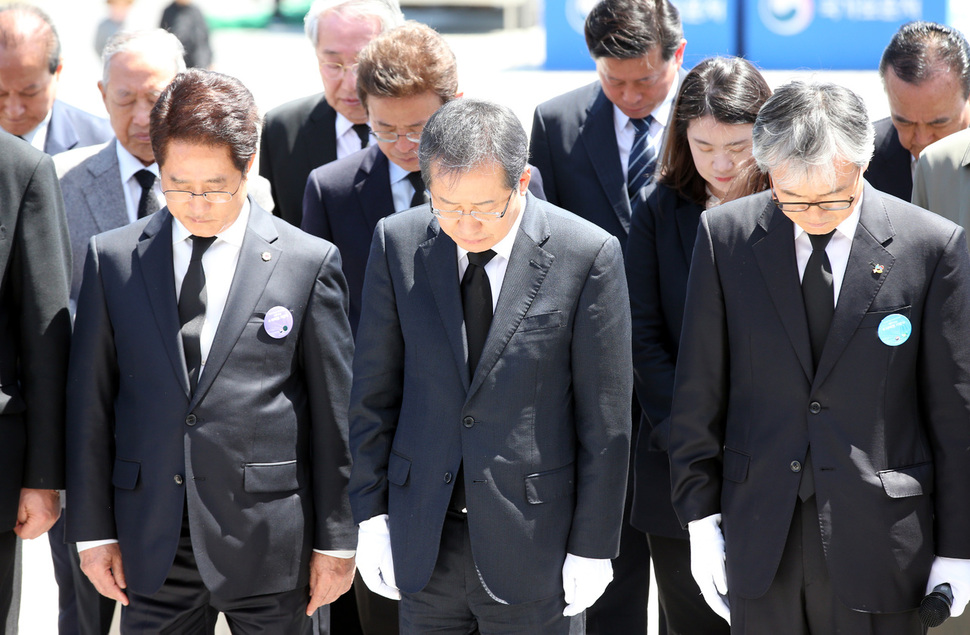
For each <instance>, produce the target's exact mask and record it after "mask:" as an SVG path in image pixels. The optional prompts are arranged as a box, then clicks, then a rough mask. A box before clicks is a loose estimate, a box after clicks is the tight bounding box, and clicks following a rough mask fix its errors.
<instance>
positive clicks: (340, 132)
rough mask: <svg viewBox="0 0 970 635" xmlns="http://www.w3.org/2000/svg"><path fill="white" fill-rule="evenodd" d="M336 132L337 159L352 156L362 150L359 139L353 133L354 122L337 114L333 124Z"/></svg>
mask: <svg viewBox="0 0 970 635" xmlns="http://www.w3.org/2000/svg"><path fill="white" fill-rule="evenodd" d="M334 128H335V129H336V131H337V158H338V159H342V158H344V157H345V156H347V155H349V154H353V153H354V152H357V151H359V150H361V149H362V146H361V143H360V137H358V136H357V133H356V132H354V122H353V121H351V120H350V119H347V118H346V117H344V116H343V115H341V114H340V113H339V112H338V113H337V121H336V123H334Z"/></svg>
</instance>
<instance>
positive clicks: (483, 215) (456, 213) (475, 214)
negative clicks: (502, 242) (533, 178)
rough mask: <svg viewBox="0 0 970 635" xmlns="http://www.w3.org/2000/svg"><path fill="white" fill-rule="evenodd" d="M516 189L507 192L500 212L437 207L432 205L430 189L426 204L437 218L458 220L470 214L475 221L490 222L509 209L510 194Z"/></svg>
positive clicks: (503, 214)
mask: <svg viewBox="0 0 970 635" xmlns="http://www.w3.org/2000/svg"><path fill="white" fill-rule="evenodd" d="M515 191H516V189H515V188H514V187H513V188H512V191H511V192H509V198H508V200H507V201H505V207H503V208H502V211H501V212H483V211H481V210H477V209H473V210H471V211H469V212H465V211H463V210H460V209H439V208H437V207H435V206H434V200H433V199H432V198H431V191H430V190H429V191H428V204H429V205H430V206H431V213H432V214H434V215H435V216H437V217H438V218H444V219H447V220H458V219H460V218H461V217H462V216H464V215H465V214H467V215H468V216H471V217H472V218H474V219H475V220H477V221H481V222H483V223H490V222H492V221H497V220H498V219H500V218H502V217H503V216H505V213H506V212H507V211H509V203H511V202H512V195H513V194H515Z"/></svg>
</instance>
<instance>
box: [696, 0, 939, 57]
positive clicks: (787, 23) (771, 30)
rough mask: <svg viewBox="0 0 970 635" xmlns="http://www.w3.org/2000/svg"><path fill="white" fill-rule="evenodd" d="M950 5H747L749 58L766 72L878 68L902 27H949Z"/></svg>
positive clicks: (879, 1) (813, 0)
mask: <svg viewBox="0 0 970 635" xmlns="http://www.w3.org/2000/svg"><path fill="white" fill-rule="evenodd" d="M946 4H947V2H946V0H746V4H745V8H746V9H747V10H746V11H745V16H744V52H745V57H747V58H748V59H749V60H751V62H753V63H754V64H755V65H757V66H759V67H760V68H765V69H802V68H807V69H813V68H817V69H834V70H866V69H875V68H877V67H878V66H879V58H880V57H881V56H882V51H883V49H884V48H886V45H887V44H888V43H889V40H890V39H892V36H893V34H894V33H895V32H896V31H897V30H898V29H899V27H900V26H901V25H903V24H905V23H906V22H912V21H913V20H930V21H932V22H945V21H946V18H947V11H946ZM688 46H689V44H688Z"/></svg>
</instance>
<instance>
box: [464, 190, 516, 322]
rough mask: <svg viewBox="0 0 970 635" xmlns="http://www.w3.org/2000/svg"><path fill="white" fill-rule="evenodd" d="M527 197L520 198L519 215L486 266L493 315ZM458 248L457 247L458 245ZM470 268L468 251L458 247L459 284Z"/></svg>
mask: <svg viewBox="0 0 970 635" xmlns="http://www.w3.org/2000/svg"><path fill="white" fill-rule="evenodd" d="M525 202H526V197H525V196H522V195H520V196H519V215H518V216H517V217H516V219H515V222H514V223H512V227H510V228H509V233H507V234H506V235H505V237H503V238H502V240H500V241H498V242H497V243H496V244H495V246H494V247H492V251H494V252H495V256H493V257H492V259H491V260H489V261H488V263H487V264H486V265H485V273H487V274H488V285H489V286H490V287H491V289H492V313H494V312H495V306H496V305H497V304H498V296H499V294H500V293H501V292H502V283H503V282H504V281H505V271H506V269H508V267H509V258H510V257H511V256H512V246H513V245H514V244H515V236H516V234H518V233H519V225H521V224H522V215H523V214H525ZM456 246H457V245H456ZM467 268H468V250H467V249H462V248H461V247H458V284H461V279H462V277H463V276H464V275H465V269H467Z"/></svg>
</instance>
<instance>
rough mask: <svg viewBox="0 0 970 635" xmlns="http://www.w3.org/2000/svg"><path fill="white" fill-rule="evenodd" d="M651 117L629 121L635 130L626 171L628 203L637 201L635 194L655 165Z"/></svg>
mask: <svg viewBox="0 0 970 635" xmlns="http://www.w3.org/2000/svg"><path fill="white" fill-rule="evenodd" d="M652 122H653V115H647V116H646V117H644V118H643V119H631V120H630V123H632V124H633V127H634V128H635V129H636V133H635V134H634V135H633V147H631V148H630V161H629V163H628V167H627V171H626V190H627V195H628V196H629V197H630V201H635V200H636V199H637V193H638V192H639V191H640V190H641V189H643V186H644V185H646V184H647V181H649V180H650V177H651V176H652V175H653V168H654V166H655V165H656V163H657V151H656V149H654V148H653V147H652V146H651V145H650V135H649V134H648V133H649V132H650V124H651V123H652Z"/></svg>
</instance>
